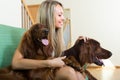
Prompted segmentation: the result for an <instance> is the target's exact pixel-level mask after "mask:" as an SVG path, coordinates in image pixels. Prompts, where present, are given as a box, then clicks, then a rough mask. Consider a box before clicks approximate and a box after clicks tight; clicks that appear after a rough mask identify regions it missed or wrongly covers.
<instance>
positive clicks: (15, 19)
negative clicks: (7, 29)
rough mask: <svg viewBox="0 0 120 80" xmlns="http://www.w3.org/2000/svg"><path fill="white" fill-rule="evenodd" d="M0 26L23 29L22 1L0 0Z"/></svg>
mask: <svg viewBox="0 0 120 80" xmlns="http://www.w3.org/2000/svg"><path fill="white" fill-rule="evenodd" d="M0 24H5V25H10V26H15V27H21V0H0Z"/></svg>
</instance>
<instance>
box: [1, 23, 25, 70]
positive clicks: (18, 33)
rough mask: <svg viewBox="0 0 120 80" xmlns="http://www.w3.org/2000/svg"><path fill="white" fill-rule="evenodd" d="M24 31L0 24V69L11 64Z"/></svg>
mask: <svg viewBox="0 0 120 80" xmlns="http://www.w3.org/2000/svg"><path fill="white" fill-rule="evenodd" d="M24 32H25V29H22V28H17V27H13V26H8V25H2V24H0V68H2V67H6V66H8V65H10V64H11V60H12V57H13V54H14V51H15V49H16V48H17V46H18V44H19V42H20V39H21V37H22V35H23V33H24Z"/></svg>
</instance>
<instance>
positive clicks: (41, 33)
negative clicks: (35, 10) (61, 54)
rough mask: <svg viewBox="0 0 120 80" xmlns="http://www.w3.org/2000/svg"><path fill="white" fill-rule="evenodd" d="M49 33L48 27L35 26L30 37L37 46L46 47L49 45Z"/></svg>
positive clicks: (31, 29)
mask: <svg viewBox="0 0 120 80" xmlns="http://www.w3.org/2000/svg"><path fill="white" fill-rule="evenodd" d="M48 32H49V29H48V27H47V26H45V25H42V24H34V25H33V26H32V27H31V28H30V35H31V38H32V40H33V43H35V45H36V46H37V45H38V46H39V45H40V46H41V45H42V46H46V45H48V43H49V42H48Z"/></svg>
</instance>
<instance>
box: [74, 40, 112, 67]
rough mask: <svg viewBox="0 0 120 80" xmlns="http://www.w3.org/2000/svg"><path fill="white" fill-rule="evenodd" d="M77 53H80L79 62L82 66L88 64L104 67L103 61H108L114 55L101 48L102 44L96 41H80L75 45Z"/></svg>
mask: <svg viewBox="0 0 120 80" xmlns="http://www.w3.org/2000/svg"><path fill="white" fill-rule="evenodd" d="M74 48H75V50H76V52H77V53H79V55H78V56H79V60H78V61H79V62H80V64H81V66H83V65H84V64H86V63H90V64H91V63H95V64H96V65H99V66H102V65H104V64H103V62H102V61H101V59H108V58H109V57H111V55H112V53H111V52H110V51H109V50H106V49H104V48H102V47H101V45H100V43H99V42H98V41H96V40H94V39H88V40H87V41H84V40H80V39H78V40H77V41H76V43H75V45H74Z"/></svg>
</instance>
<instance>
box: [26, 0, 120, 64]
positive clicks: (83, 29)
mask: <svg viewBox="0 0 120 80" xmlns="http://www.w3.org/2000/svg"><path fill="white" fill-rule="evenodd" d="M41 1H44V0H26V2H27V3H28V4H39V3H41ZM59 1H60V2H61V3H62V4H63V5H64V7H65V8H70V9H71V26H72V44H74V42H75V40H76V39H77V37H78V36H80V35H83V36H87V37H90V38H94V39H96V40H98V41H99V42H100V43H101V46H103V47H104V48H106V49H108V50H110V51H111V52H112V53H113V56H112V57H111V58H110V59H109V60H110V61H111V62H112V64H113V65H116V66H120V61H119V59H120V54H119V53H120V31H119V30H120V5H119V4H120V0H69V1H68V0H59Z"/></svg>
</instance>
